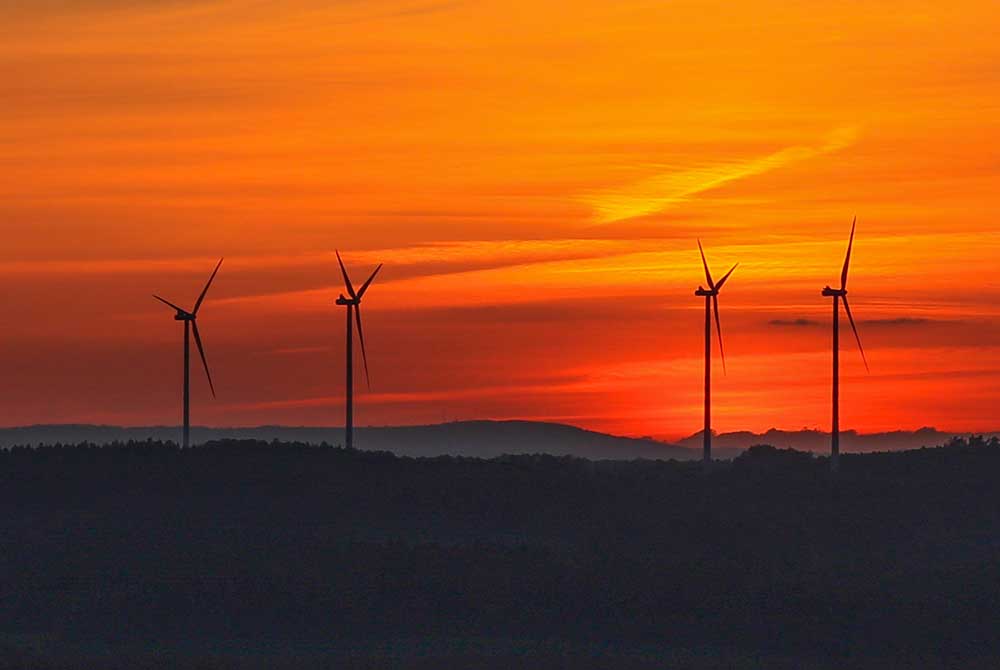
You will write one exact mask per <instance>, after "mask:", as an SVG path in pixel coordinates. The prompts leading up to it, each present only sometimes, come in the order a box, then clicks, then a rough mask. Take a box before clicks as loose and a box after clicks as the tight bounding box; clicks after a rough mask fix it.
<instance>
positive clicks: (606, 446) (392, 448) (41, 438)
mask: <svg viewBox="0 0 1000 670" xmlns="http://www.w3.org/2000/svg"><path fill="white" fill-rule="evenodd" d="M180 434H181V431H180V428H178V427H176V426H147V427H127V428H126V427H121V426H95V425H86V424H74V425H40V426H26V427H21V428H0V447H10V446H14V445H39V444H76V443H80V442H89V443H92V444H108V443H111V442H116V441H117V442H127V441H129V440H134V441H145V440H149V439H151V440H161V441H164V442H166V441H179V440H180ZM191 439H192V442H193V443H194V444H201V443H204V442H208V441H211V440H224V439H237V440H262V441H266V442H270V441H272V440H280V441H285V442H302V443H306V444H315V445H319V444H323V443H327V444H331V445H339V444H342V443H343V439H344V430H343V428H332V427H294V426H259V427H253V428H206V427H201V426H192V428H191ZM354 446H355V447H357V448H360V449H364V450H368V451H389V452H392V453H394V454H397V455H400V456H442V455H451V456H471V457H478V458H492V457H494V456H500V455H502V454H535V453H537V454H550V455H554V456H577V457H580V458H590V459H598V460H600V459H616V460H619V459H620V460H629V459H633V458H647V459H677V460H689V459H695V458H700V457H701V451H700V447H699V448H698V449H688V448H683V447H678V446H676V445H672V444H667V443H665V442H659V441H657V440H653V439H649V438H629V437H618V436H615V435H607V434H604V433H597V432H594V431H589V430H583V429H581V428H576V427H574V426H567V425H564V424H558V423H543V422H537V421H460V422H454V423H443V424H436V425H429V426H398V427H372V428H356V429H355V445H354ZM720 455H721V456H723V457H725V456H727V455H729V456H731V455H733V454H732V453H729V454H725V453H722V454H720Z"/></svg>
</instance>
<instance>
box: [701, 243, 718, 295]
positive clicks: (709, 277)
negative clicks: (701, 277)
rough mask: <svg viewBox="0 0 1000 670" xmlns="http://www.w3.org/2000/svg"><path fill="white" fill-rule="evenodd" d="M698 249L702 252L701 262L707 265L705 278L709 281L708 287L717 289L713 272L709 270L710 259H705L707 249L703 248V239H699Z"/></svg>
mask: <svg viewBox="0 0 1000 670" xmlns="http://www.w3.org/2000/svg"><path fill="white" fill-rule="evenodd" d="M698 251H700V252H701V264H702V265H704V266H705V279H706V280H707V281H708V288H710V289H713V290H714V289H715V282H713V281H712V273H711V272H709V271H708V261H706V260H705V250H704V249H702V248H701V240H698Z"/></svg>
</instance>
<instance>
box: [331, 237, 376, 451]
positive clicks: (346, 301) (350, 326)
mask: <svg viewBox="0 0 1000 670" xmlns="http://www.w3.org/2000/svg"><path fill="white" fill-rule="evenodd" d="M336 253H337V262H338V263H340V271H341V273H343V275H344V286H345V287H346V288H347V293H348V294H349V295H350V297H344V294H343V293H341V294H340V297H339V298H337V304H338V305H343V306H345V307H347V401H346V403H345V406H346V409H345V411H346V416H345V419H344V446H346V447H347V448H348V449H350V448H352V447H353V446H354V333H353V330H354V323H355V322H356V323H357V324H358V340H360V342H361V358H362V359H363V360H364V363H365V379H366V380H367V382H368V388H371V385H372V381H371V377H370V376H369V375H368V353H367V352H366V351H365V332H364V330H363V329H362V328H361V298H363V297H364V295H365V291H367V290H368V287H369V286H371V283H372V281H373V280H374V279H375V275H377V274H378V271H379V270H381V269H382V264H381V263H379V265H378V267H377V268H375V271H374V272H372V274H371V276H370V277H368V281H366V282H365V283H364V284H362V285H361V288H360V289H358V290H357V291H355V290H354V285H353V284H351V278H350V277H348V276H347V268H345V267H344V261H342V260H341V259H340V252H339V251H337V252H336ZM352 312H353V319H352V314H351V313H352Z"/></svg>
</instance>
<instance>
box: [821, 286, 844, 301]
mask: <svg viewBox="0 0 1000 670" xmlns="http://www.w3.org/2000/svg"><path fill="white" fill-rule="evenodd" d="M823 295H824V296H826V297H827V298H832V297H834V296H839V297H841V298H843V297H844V296H846V295H847V289H846V288H840V289H838V288H830V287H829V286H824V287H823Z"/></svg>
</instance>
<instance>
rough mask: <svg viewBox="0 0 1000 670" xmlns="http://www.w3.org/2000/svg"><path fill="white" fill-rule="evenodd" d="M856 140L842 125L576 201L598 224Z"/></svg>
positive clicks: (638, 213)
mask: <svg viewBox="0 0 1000 670" xmlns="http://www.w3.org/2000/svg"><path fill="white" fill-rule="evenodd" d="M856 139H857V129H856V128H854V127H842V128H838V129H836V130H834V131H833V132H831V133H830V134H829V135H828V136H827V137H826V139H825V141H824V142H823V143H822V144H820V145H819V146H793V147H788V148H785V149H782V150H780V151H776V152H775V153H772V154H768V155H767V156H762V157H760V158H752V159H748V160H742V161H728V162H720V163H715V164H710V165H705V166H701V167H695V168H689V169H686V170H679V171H676V172H666V173H662V174H658V175H655V176H653V177H649V178H647V179H643V180H641V181H639V182H636V183H634V184H631V185H627V186H624V187H621V188H617V189H610V190H607V191H602V192H598V193H594V194H590V195H585V196H582V197H581V198H580V200H581V201H582V202H584V203H585V204H587V205H589V206H590V207H591V208H592V209H593V211H594V218H595V219H596V220H597V222H598V223H604V224H606V223H614V222H615V221H623V220H625V219H632V218H636V217H639V216H646V215H649V214H655V213H657V212H660V211H662V210H665V209H667V208H669V207H671V206H673V205H677V204H680V203H683V202H685V201H687V200H690V199H691V198H692V197H693V196H695V195H697V194H699V193H702V192H704V191H709V190H711V189H714V188H718V187H719V186H723V185H725V184H728V183H730V182H733V181H737V180H739V179H745V178H747V177H752V176H754V175H759V174H763V173H765V172H770V171H772V170H776V169H779V168H782V167H784V166H786V165H791V164H793V163H798V162H800V161H804V160H807V159H809V158H814V157H816V156H822V155H824V154H828V153H832V152H835V151H839V150H841V149H845V148H847V147H848V146H850V145H852V144H853V143H854V142H855V141H856Z"/></svg>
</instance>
